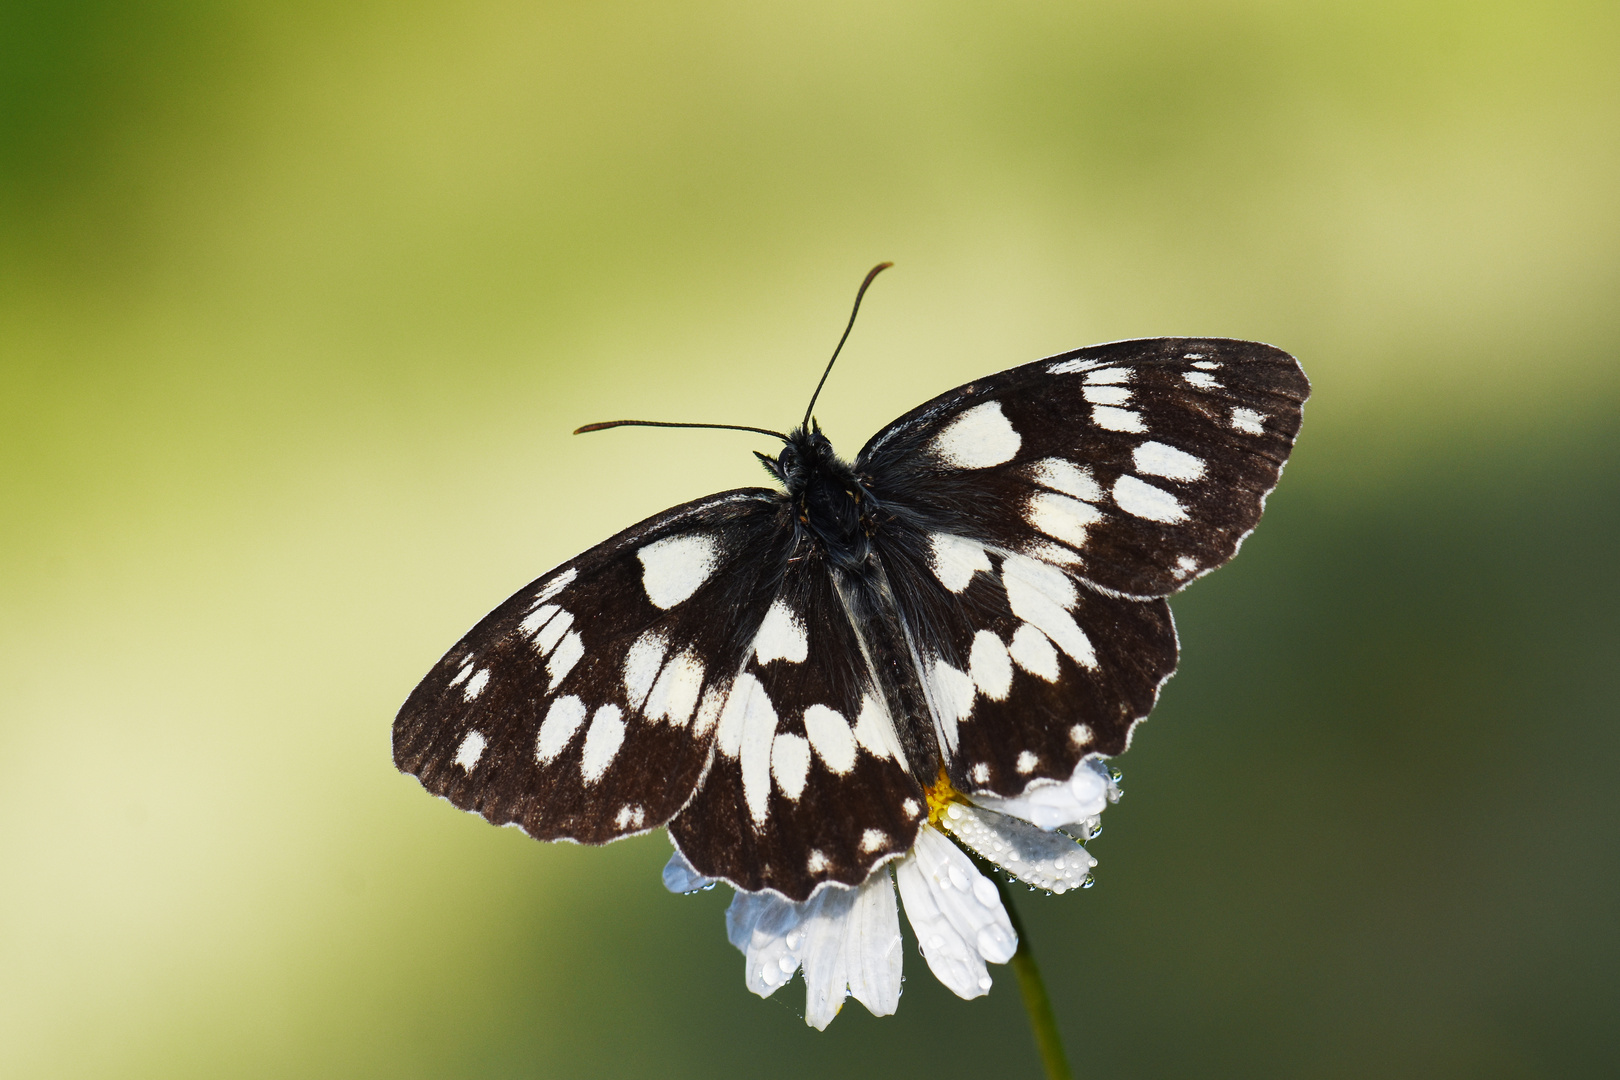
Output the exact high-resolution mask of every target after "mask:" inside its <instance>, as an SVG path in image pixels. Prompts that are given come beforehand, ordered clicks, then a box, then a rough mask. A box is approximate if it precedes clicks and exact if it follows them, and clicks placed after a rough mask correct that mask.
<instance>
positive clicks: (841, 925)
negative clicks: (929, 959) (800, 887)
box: [799, 886, 899, 1031]
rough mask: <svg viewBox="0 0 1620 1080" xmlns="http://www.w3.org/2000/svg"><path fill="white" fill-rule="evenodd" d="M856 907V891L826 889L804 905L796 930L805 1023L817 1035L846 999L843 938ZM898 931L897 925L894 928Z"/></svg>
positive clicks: (847, 987)
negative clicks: (802, 984) (801, 972)
mask: <svg viewBox="0 0 1620 1080" xmlns="http://www.w3.org/2000/svg"><path fill="white" fill-rule="evenodd" d="M854 907H855V890H854V889H841V888H838V887H837V886H827V887H825V888H823V889H822V890H821V891H820V892H818V893H816V895H814V896H812V897H811V898H810V899H809V900H808V901H806V902H805V904H804V908H805V912H804V918H803V921H802V922H800V924H799V926H800V929H801V932H802V933H803V935H804V940H803V942H802V943H801V946H800V949H801V957H802V960H801V962H802V963H803V964H804V1022H805V1023H807V1024H809V1025H810V1026H811V1027H813V1028H815V1029H816V1030H817V1031H825V1030H827V1025H828V1024H830V1023H832V1020H833V1017H835V1016H837V1015H838V1010H839V1009H841V1008H843V1007H844V998H846V997H847V996H849V965H848V962H847V958H846V957H845V956H844V935H845V934H846V933H847V932H848V930H849V916H850V912H851V910H852V909H853V908H854ZM895 929H896V930H898V929H899V926H898V924H897V925H896V927H895Z"/></svg>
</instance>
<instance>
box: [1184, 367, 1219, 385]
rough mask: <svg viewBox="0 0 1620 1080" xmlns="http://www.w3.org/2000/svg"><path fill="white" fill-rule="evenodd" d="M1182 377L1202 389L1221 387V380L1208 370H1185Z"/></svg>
mask: <svg viewBox="0 0 1620 1080" xmlns="http://www.w3.org/2000/svg"><path fill="white" fill-rule="evenodd" d="M1181 377H1182V378H1183V379H1184V380H1186V381H1187V382H1188V383H1189V384H1190V385H1192V386H1196V387H1198V389H1200V390H1219V389H1220V388H1221V384H1220V381H1219V380H1218V379H1216V378H1215V376H1213V375H1211V374H1210V373H1209V372H1207V371H1185V372H1182V375H1181Z"/></svg>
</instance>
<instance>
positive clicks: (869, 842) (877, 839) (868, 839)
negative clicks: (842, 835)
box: [861, 829, 889, 852]
mask: <svg viewBox="0 0 1620 1080" xmlns="http://www.w3.org/2000/svg"><path fill="white" fill-rule="evenodd" d="M888 842H889V834H888V833H886V832H884V831H883V830H882V829H867V830H866V831H865V832H863V833H861V850H862V851H865V852H873V851H877V850H879V849H881V848H882V847H883V845H885V844H887V843H888Z"/></svg>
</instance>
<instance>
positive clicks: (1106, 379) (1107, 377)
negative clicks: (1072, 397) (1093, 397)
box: [1086, 367, 1131, 386]
mask: <svg viewBox="0 0 1620 1080" xmlns="http://www.w3.org/2000/svg"><path fill="white" fill-rule="evenodd" d="M1130 381H1131V369H1130V368H1122V367H1105V368H1098V369H1097V370H1096V371H1093V372H1092V373H1091V374H1090V375H1087V376H1086V385H1087V386H1097V385H1100V384H1103V383H1113V384H1118V383H1128V382H1130Z"/></svg>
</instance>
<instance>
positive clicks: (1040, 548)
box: [1023, 542, 1085, 566]
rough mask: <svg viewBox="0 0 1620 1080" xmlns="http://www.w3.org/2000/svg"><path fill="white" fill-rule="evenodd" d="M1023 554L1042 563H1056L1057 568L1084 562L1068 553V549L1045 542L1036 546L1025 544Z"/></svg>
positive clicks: (1074, 554) (1073, 553) (1076, 555)
mask: <svg viewBox="0 0 1620 1080" xmlns="http://www.w3.org/2000/svg"><path fill="white" fill-rule="evenodd" d="M1023 553H1024V554H1025V555H1028V556H1029V557H1030V558H1032V559H1039V560H1041V561H1042V562H1049V563H1056V564H1057V565H1059V566H1078V565H1080V564H1081V563H1083V562H1085V560H1084V559H1082V558H1081V557H1080V556H1079V555H1078V554H1076V553H1075V552H1072V551H1070V550H1069V549H1068V548H1066V547H1062V546H1060V545H1058V544H1048V543H1045V542H1042V543H1038V544H1026V545H1025V546H1024V549H1023Z"/></svg>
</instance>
